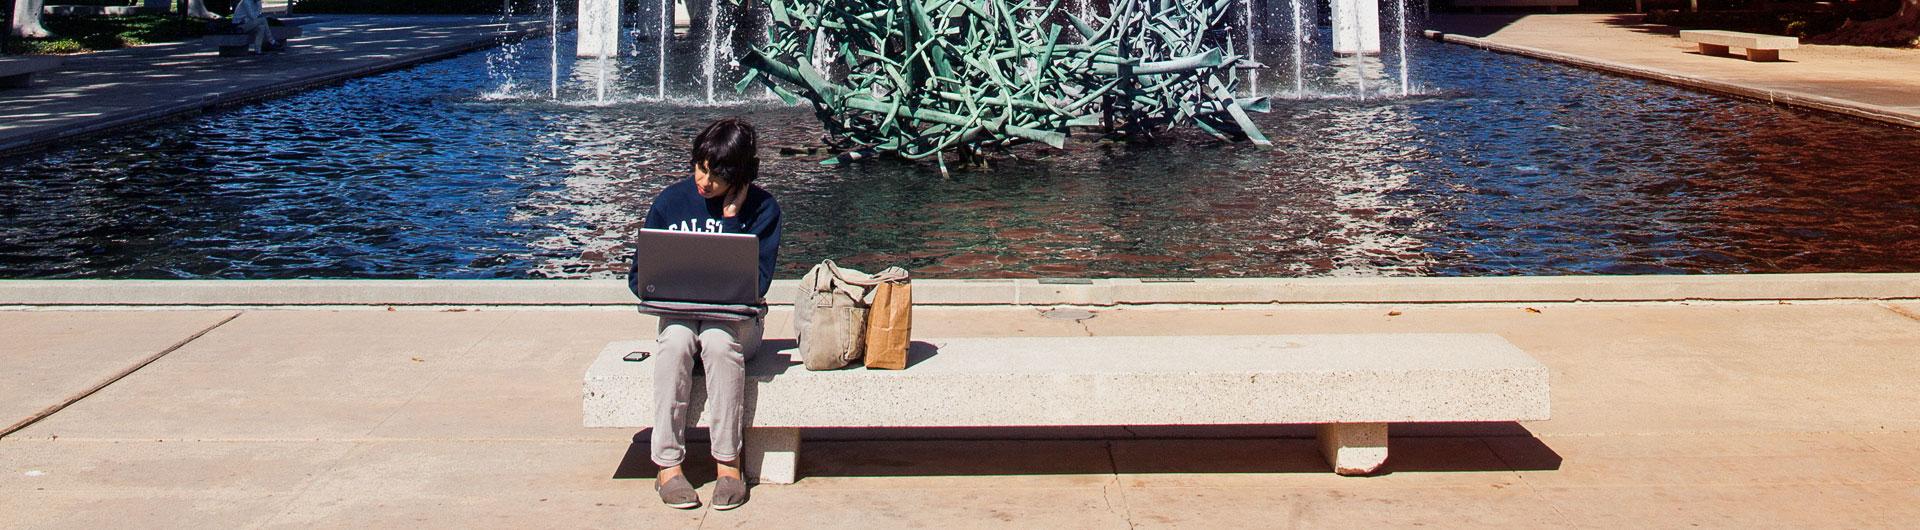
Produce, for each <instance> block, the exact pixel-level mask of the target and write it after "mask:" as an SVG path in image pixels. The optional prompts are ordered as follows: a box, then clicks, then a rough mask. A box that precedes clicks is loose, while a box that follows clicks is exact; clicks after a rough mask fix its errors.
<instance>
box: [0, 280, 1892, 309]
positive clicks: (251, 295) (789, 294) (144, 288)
mask: <svg viewBox="0 0 1920 530" xmlns="http://www.w3.org/2000/svg"><path fill="white" fill-rule="evenodd" d="M914 284H915V289H914V302H915V303H916V304H923V305H1034V306H1050V305H1092V306H1112V305H1136V304H1205V305H1219V304H1342V303H1476V302H1479V303H1526V302H1536V303H1549V302H1657V301H1683V300H1717V301H1769V300H1910V299H1920V274H1916V273H1831V274H1744V275H1699V276H1503V277H1480V278H1241V279H1192V280H1169V279H1141V278H1122V279H1099V280H1030V279H1020V280H919V281H916V282H914ZM795 286H796V282H795V281H793V280H777V281H775V282H774V283H773V289H772V291H771V292H769V293H768V295H767V300H768V301H769V302H770V303H773V304H775V305H784V304H789V303H791V300H793V298H794V291H793V289H794V288H795ZM632 303H633V297H632V295H631V294H628V293H627V286H626V282H625V281H624V280H0V305H6V306H47V307H58V306H319V305H348V306H351V305H395V306H406V305H429V306H431V305H498V306H535V305H539V306H551V305H585V306H625V305H631V304H632Z"/></svg>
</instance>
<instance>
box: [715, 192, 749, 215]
mask: <svg viewBox="0 0 1920 530" xmlns="http://www.w3.org/2000/svg"><path fill="white" fill-rule="evenodd" d="M746 203H747V186H735V187H734V188H733V191H729V192H727V204H726V206H722V207H721V208H720V216H721V217H725V218H729V219H731V218H734V217H739V216H740V205H743V204H746Z"/></svg>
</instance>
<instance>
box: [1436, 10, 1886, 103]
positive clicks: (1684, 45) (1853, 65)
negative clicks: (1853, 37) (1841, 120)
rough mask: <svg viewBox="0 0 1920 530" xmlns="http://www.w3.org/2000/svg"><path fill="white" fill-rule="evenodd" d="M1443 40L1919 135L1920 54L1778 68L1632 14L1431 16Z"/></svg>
mask: <svg viewBox="0 0 1920 530" xmlns="http://www.w3.org/2000/svg"><path fill="white" fill-rule="evenodd" d="M1427 27H1428V28H1430V29H1433V30H1436V31H1439V32H1442V33H1445V34H1447V37H1446V38H1447V39H1448V40H1450V41H1455V42H1462V43H1467V44H1470V45H1483V46H1487V47H1490V48H1493V49H1499V50H1503V51H1511V52H1515V53H1520V54H1522V55H1529V56H1533V57H1538V58H1546V59H1549V60H1556V61H1561V62H1569V63H1573V64H1578V65H1581V66H1585V67H1590V68H1597V69H1601V70H1608V71H1613V72H1618V73H1625V74H1628V75H1635V76H1638V77H1645V78H1650V79H1655V80H1659V81H1662V82H1668V83H1676V84H1681V85H1686V86H1692V87H1696V88H1702V89H1706V90H1710V91H1714V92H1720V93H1725V94H1731V95H1736V96H1740V97H1745V98H1750V99H1758V100H1762V101H1770V102H1775V103H1780V104H1786V105H1792V106H1797V107H1802V108H1813V109H1819V110H1825V111H1830V112H1838V113H1843V114H1848V115H1852V116H1856V117H1861V118H1868V119H1873V120H1879V121H1884V122H1888V123H1896V124H1901V125H1905V126H1908V127H1920V113H1916V112H1914V111H1913V110H1912V109H1913V108H1914V107H1916V106H1920V71H1917V70H1915V69H1914V68H1913V67H1912V65H1913V64H1914V63H1915V62H1916V61H1920V50H1912V49H1898V48H1877V47H1870V46H1823V45H1802V46H1801V47H1800V48H1798V49H1790V50H1784V51H1781V52H1779V57H1780V58H1781V59H1783V61H1782V62H1760V63H1756V62H1749V61H1741V60H1729V59H1728V58H1726V57H1716V56H1710V55H1703V54H1701V53H1700V52H1699V51H1698V50H1697V49H1696V48H1697V46H1695V45H1693V44H1691V43H1688V42H1685V41H1683V40H1681V39H1680V38H1679V36H1678V32H1679V28H1674V27H1671V26H1663V25H1658V24H1645V23H1642V16H1641V15H1637V14H1597V13H1596V14H1589V13H1581V14H1565V15H1549V14H1532V15H1461V14H1448V15H1436V16H1434V17H1431V18H1429V19H1428V21H1427Z"/></svg>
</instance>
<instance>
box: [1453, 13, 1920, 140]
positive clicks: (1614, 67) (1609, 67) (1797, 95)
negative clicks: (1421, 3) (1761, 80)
mask: <svg viewBox="0 0 1920 530" xmlns="http://www.w3.org/2000/svg"><path fill="white" fill-rule="evenodd" d="M1421 33H1422V34H1424V35H1425V36H1426V37H1427V38H1428V39H1432V40H1436V41H1440V42H1445V43H1449V44H1458V45H1462V46H1471V47H1475V48H1480V49H1483V50H1487V51H1492V52H1498V53H1505V54H1510V55H1519V56H1522V57H1528V58H1532V59H1539V60H1543V61H1551V62H1556V63H1562V64H1567V65H1571V66H1576V67H1580V68H1586V69H1589V70H1598V71H1601V72H1607V73H1613V74H1619V75H1625V76H1630V77H1636V78H1641V79H1647V80H1650V81H1655V82H1659V83H1665V84H1669V85H1675V86H1681V87H1686V88H1692V89H1696V90H1704V91H1707V92H1712V93H1715V94H1721V95H1727V96H1733V97H1738V98H1742V99H1750V100H1755V101H1761V102H1766V103H1771V104H1775V105H1782V106H1787V107H1793V108H1800V109H1807V110H1815V111H1821V112H1830V113H1835V114H1844V115H1847V116H1853V117H1856V118H1864V119H1868V120H1873V121H1877V122H1881V123H1886V124H1891V125H1898V126H1902V127H1910V128H1915V129H1920V113H1914V112H1907V111H1902V110H1899V109H1895V108H1892V107H1885V106H1880V105H1874V104H1870V103H1863V102H1859V101H1851V100H1846V99H1840V98H1834V97H1828V96H1821V95H1818V94H1811V93H1807V92H1800V91H1795V90H1780V89H1772V88H1765V87H1760V86H1755V85H1749V84H1743V83H1735V82H1728V81H1717V80H1713V79H1707V78H1703V77H1698V76H1692V75H1687V74H1682V73H1679V72H1674V71H1671V70H1665V69H1660V68H1653V67H1646V66H1635V65H1631V64H1625V63H1620V62H1614V61H1608V60H1604V59H1595V58H1591V57H1582V56H1579V55H1574V54H1569V53H1563V52H1557V51H1552V50H1546V49H1541V48H1535V47H1532V46H1522V45H1518V44H1507V43H1502V42H1496V41H1493V40H1490V39H1485V38H1479V37H1469V36H1466V35H1459V34H1454V33H1446V32H1441V31H1436V30H1423V31H1421Z"/></svg>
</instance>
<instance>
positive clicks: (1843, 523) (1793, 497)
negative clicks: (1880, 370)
mask: <svg viewBox="0 0 1920 530" xmlns="http://www.w3.org/2000/svg"><path fill="white" fill-rule="evenodd" d="M1534 491H1536V492H1537V495H1539V496H1540V497H1541V498H1544V499H1546V500H1547V502H1549V503H1551V504H1552V506H1553V508H1554V510H1556V511H1558V512H1559V513H1561V514H1563V515H1564V516H1565V517H1566V520H1568V521H1575V522H1577V523H1578V524H1579V525H1581V526H1585V527H1592V528H1618V527H1620V526H1623V525H1624V526H1663V527H1675V528H1905V527H1908V526H1911V525H1912V523H1913V521H1916V520H1920V502H1916V501H1920V485H1916V484H1914V483H1911V482H1904V483H1890V484H1871V485H1850V484H1788V485H1777V484H1767V485H1741V484H1727V483H1720V484H1688V485H1685V486H1644V485H1640V486H1626V487H1564V486H1558V487H1535V488H1534Z"/></svg>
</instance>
